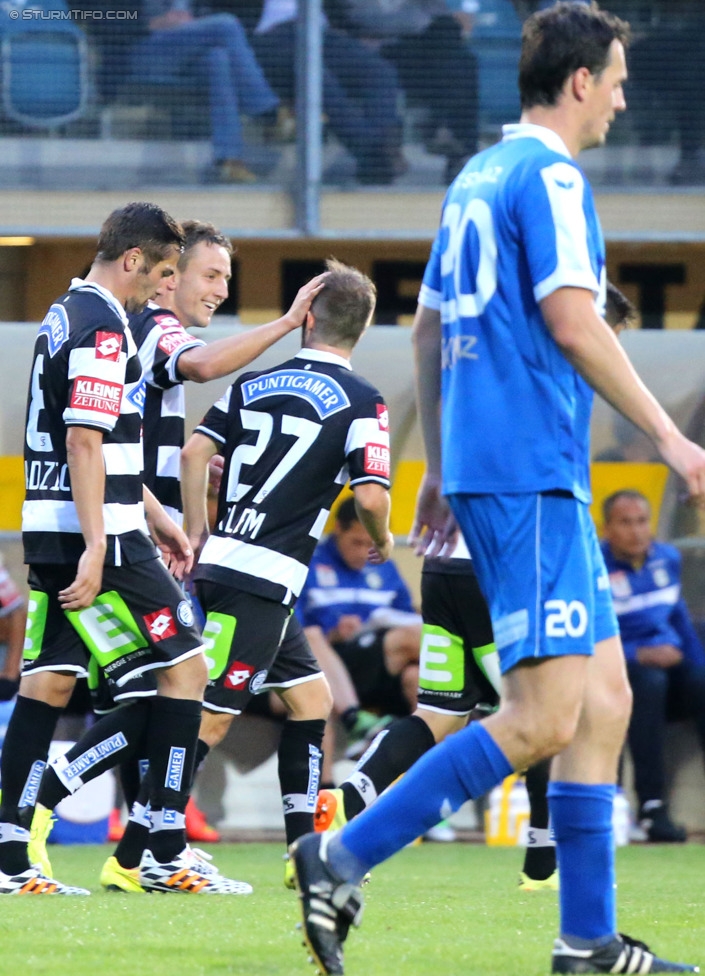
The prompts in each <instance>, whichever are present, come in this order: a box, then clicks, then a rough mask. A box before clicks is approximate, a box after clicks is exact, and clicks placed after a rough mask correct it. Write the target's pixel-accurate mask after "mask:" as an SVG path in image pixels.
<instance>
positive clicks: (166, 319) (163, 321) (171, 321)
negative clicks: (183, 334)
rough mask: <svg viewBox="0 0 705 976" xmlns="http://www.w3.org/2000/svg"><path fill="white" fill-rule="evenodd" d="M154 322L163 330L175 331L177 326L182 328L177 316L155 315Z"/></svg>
mask: <svg viewBox="0 0 705 976" xmlns="http://www.w3.org/2000/svg"><path fill="white" fill-rule="evenodd" d="M154 321H155V322H156V323H157V325H158V326H159V327H160V328H162V329H173V328H174V326H175V325H177V326H181V322H179V320H178V319H177V317H176V316H175V315H155V316H154Z"/></svg>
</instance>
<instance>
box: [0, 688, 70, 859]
mask: <svg viewBox="0 0 705 976" xmlns="http://www.w3.org/2000/svg"><path fill="white" fill-rule="evenodd" d="M62 711H63V709H62V708H57V707H55V706H54V705H47V704H46V702H43V701H38V700H37V699H35V698H26V697H25V696H23V695H18V696H17V701H16V702H15V707H14V709H13V712H12V716H11V718H10V722H9V724H8V727H7V732H6V734H5V741H4V743H3V748H2V760H1V763H2V766H1V769H2V805H0V870H1V871H3V872H4V873H5V874H19V873H20V872H22V871H26V870H27V868H28V867H29V866H30V865H29V858H28V856H27V842H28V841H29V833H28V832H29V827H30V824H31V822H32V814H33V812H34V807H35V805H36V802H37V794H38V792H39V784H40V782H41V778H42V773H43V772H44V767H45V765H46V760H47V756H48V755H49V746H50V745H51V740H52V738H53V737H54V732H55V730H56V723H57V722H58V720H59V716H60V715H61V713H62ZM18 827H19V828H21V833H20V836H19V837H18V836H17V831H16V828H18ZM25 832H26V833H25ZM15 838H17V839H15Z"/></svg>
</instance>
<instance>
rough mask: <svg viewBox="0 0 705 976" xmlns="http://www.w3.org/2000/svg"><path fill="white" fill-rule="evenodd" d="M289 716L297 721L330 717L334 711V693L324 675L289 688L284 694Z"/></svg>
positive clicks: (283, 697)
mask: <svg viewBox="0 0 705 976" xmlns="http://www.w3.org/2000/svg"><path fill="white" fill-rule="evenodd" d="M282 700H283V702H284V704H285V705H286V709H287V711H288V713H289V717H290V718H292V719H294V720H296V721H307V720H310V719H324V720H326V719H328V717H329V716H330V714H331V712H332V711H333V695H332V693H331V690H330V685H329V684H328V682H327V681H326V679H325V677H324V676H323V675H320V677H319V678H317V679H316V680H315V681H305V682H304V683H303V684H301V685H295V686H294V687H293V688H287V689H286V690H285V691H284V693H283V694H282Z"/></svg>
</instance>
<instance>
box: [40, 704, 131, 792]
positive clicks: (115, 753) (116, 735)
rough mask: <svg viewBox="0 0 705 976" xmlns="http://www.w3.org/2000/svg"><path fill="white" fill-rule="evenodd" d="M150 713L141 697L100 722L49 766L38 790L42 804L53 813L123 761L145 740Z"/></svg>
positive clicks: (110, 713)
mask: <svg viewBox="0 0 705 976" xmlns="http://www.w3.org/2000/svg"><path fill="white" fill-rule="evenodd" d="M149 712H150V704H149V701H148V699H144V698H142V699H138V700H137V701H135V702H132V703H131V704H130V705H126V706H124V707H123V708H116V709H115V711H113V712H108V714H107V715H103V716H102V717H101V718H100V719H98V721H97V722H95V723H94V724H93V725H92V726H91V727H90V728H89V729H88V730H87V731H86V732H85V733H84V734H83V735H82V736H81V738H80V739H79V740H78V742H77V743H76V745H75V746H72V747H71V748H70V749H69V751H68V752H67V753H66V755H64V756H57V758H56V759H52V761H51V762H50V763H49V765H48V767H47V769H46V771H45V773H44V777H43V779H42V785H41V787H40V790H39V803H41V804H42V805H43V806H45V807H47V808H48V809H49V810H53V809H54V807H55V806H56V805H57V804H58V803H59V802H60V801H61V800H63V799H64V797H66V796H69V795H70V794H72V793H75V792H76V790H78V789H80V788H81V786H83V784H84V783H89V782H90V781H91V780H92V779H95V778H96V777H97V776H100V775H101V773H104V772H105V771H106V770H108V769H112V768H113V766H116V765H117V764H118V762H122V761H123V760H124V759H125V758H126V757H128V756H129V754H130V753H131V752H134V751H135V750H136V748H137V746H138V744H139V743H140V742H141V741H142V737H143V736H144V732H145V729H146V727H147V720H148V718H149Z"/></svg>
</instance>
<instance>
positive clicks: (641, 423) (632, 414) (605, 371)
mask: <svg viewBox="0 0 705 976" xmlns="http://www.w3.org/2000/svg"><path fill="white" fill-rule="evenodd" d="M541 312H542V314H543V317H544V320H545V322H546V325H547V327H548V329H549V331H550V332H551V335H552V336H553V338H554V339H555V341H556V343H557V344H558V346H559V348H560V349H561V352H562V353H563V355H564V356H565V357H566V359H567V360H568V361H569V362H570V363H571V364H572V365H573V366H574V367H575V369H576V370H577V371H578V372H579V373H580V375H581V376H583V377H584V379H585V380H586V381H587V382H588V383H589V384H590V386H592V388H593V389H594V390H595V391H596V392H597V393H599V394H600V396H602V397H603V398H604V399H605V400H606V401H607V402H608V403H609V404H611V405H612V406H613V407H614V408H615V410H618V411H619V412H620V413H621V414H623V416H625V417H626V418H627V419H628V420H631V422H632V423H633V424H635V425H636V426H637V427H638V428H639V429H640V430H642V431H643V432H644V433H645V434H646V435H647V436H648V437H650V438H651V440H652V441H653V442H654V444H655V445H656V447H657V448H658V451H659V453H660V454H661V456H662V458H663V459H664V461H665V462H666V463H667V464H668V465H670V466H671V467H672V468H673V470H674V471H676V473H677V474H679V475H681V477H682V478H684V479H685V481H686V483H687V485H688V490H689V492H690V495H691V496H692V498H693V499H694V500H697V501H698V502H701V503H703V502H705V451H703V450H702V448H700V447H698V446H697V444H693V442H692V441H689V440H688V439H687V438H686V437H684V435H683V434H681V432H680V431H679V430H678V428H677V427H676V425H675V424H674V423H673V421H672V420H671V418H670V417H669V416H668V414H667V413H666V411H665V410H664V409H663V407H661V405H660V404H659V403H658V402H657V400H656V399H655V397H654V396H653V395H652V394H651V393H650V392H649V390H648V389H647V388H646V386H645V385H644V383H643V382H642V381H641V379H640V378H639V376H638V374H637V372H636V370H635V369H634V367H633V366H632V364H631V362H630V361H629V358H628V356H627V354H626V353H625V351H624V350H623V349H622V347H621V346H620V344H619V342H618V341H617V339H616V337H615V335H614V333H613V332H612V330H611V329H610V327H609V326H608V325H607V323H606V322H605V320H604V319H603V318H602V317H601V316H600V315H598V313H597V311H596V309H595V306H594V301H593V295H592V292H590V291H588V290H587V289H585V288H559V289H557V291H554V292H552V294H550V295H547V296H546V297H545V298H544V299H542V301H541Z"/></svg>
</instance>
